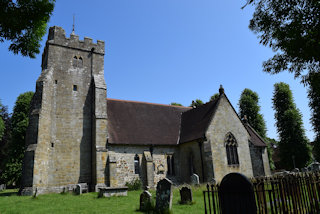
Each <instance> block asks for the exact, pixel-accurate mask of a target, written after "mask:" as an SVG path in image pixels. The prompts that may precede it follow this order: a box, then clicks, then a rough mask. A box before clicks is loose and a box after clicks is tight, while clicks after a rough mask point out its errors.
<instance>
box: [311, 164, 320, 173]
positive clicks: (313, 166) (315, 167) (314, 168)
mask: <svg viewBox="0 0 320 214" xmlns="http://www.w3.org/2000/svg"><path fill="white" fill-rule="evenodd" d="M310 169H311V171H313V172H317V171H320V163H319V162H313V163H312V164H311V165H310Z"/></svg>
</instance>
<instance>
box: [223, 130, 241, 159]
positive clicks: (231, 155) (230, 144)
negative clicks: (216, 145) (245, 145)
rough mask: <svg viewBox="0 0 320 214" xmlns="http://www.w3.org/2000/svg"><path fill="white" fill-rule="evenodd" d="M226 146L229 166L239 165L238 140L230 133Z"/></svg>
mask: <svg viewBox="0 0 320 214" xmlns="http://www.w3.org/2000/svg"><path fill="white" fill-rule="evenodd" d="M225 146H226V152H227V159H228V165H239V157H238V150H237V147H238V143H237V140H236V138H235V137H234V136H233V134H231V133H230V132H229V133H228V134H227V135H226V138H225Z"/></svg>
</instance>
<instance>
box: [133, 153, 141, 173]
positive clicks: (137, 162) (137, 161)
mask: <svg viewBox="0 0 320 214" xmlns="http://www.w3.org/2000/svg"><path fill="white" fill-rule="evenodd" d="M139 166H140V159H139V156H138V155H137V154H136V155H135V156H134V173H135V174H139V173H140V170H139Z"/></svg>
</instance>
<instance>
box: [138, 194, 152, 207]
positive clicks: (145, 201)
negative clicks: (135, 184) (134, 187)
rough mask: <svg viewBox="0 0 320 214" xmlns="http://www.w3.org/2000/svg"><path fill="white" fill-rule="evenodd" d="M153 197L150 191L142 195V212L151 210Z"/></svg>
mask: <svg viewBox="0 0 320 214" xmlns="http://www.w3.org/2000/svg"><path fill="white" fill-rule="evenodd" d="M151 199H152V195H151V193H150V192H149V191H148V190H145V191H143V193H141V194H140V211H148V210H150V209H151Z"/></svg>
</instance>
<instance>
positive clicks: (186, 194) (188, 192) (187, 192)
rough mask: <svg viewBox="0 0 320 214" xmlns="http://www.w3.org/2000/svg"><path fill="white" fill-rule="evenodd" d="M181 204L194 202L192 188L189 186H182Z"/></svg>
mask: <svg viewBox="0 0 320 214" xmlns="http://www.w3.org/2000/svg"><path fill="white" fill-rule="evenodd" d="M180 201H181V204H188V203H191V202H192V189H191V188H189V187H182V188H181V189H180Z"/></svg>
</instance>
